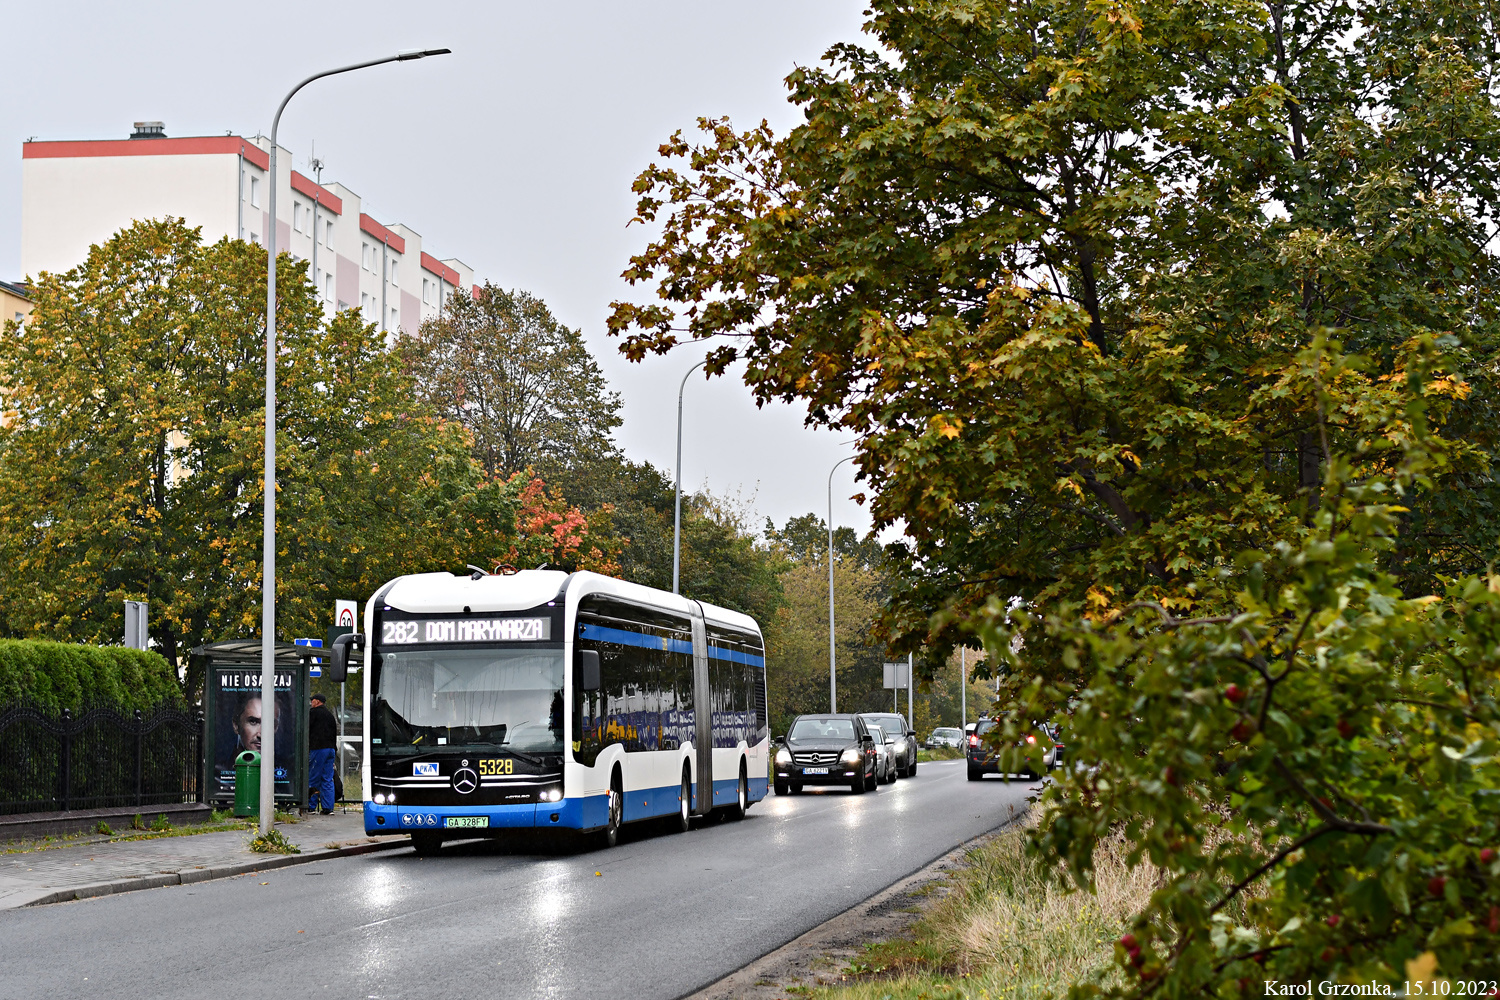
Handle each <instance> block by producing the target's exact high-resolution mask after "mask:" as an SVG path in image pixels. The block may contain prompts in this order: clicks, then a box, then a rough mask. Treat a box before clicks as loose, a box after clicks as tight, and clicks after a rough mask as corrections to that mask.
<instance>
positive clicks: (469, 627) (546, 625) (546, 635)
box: [380, 618, 552, 646]
mask: <svg viewBox="0 0 1500 1000" xmlns="http://www.w3.org/2000/svg"><path fill="white" fill-rule="evenodd" d="M551 638H552V619H550V618H462V619H459V620H457V621H421V622H401V621H384V622H381V627H380V642H381V644H382V645H387V646H401V645H406V644H408V643H414V642H546V641H547V640H549V639H551Z"/></svg>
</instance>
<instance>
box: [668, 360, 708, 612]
mask: <svg viewBox="0 0 1500 1000" xmlns="http://www.w3.org/2000/svg"><path fill="white" fill-rule="evenodd" d="M706 364H708V359H707V358H704V359H703V360H702V361H700V362H698V363H697V364H696V365H694V366H693V367H691V368H689V369H688V370H687V374H685V375H683V376H682V382H681V384H680V385H678V386H677V467H676V468H675V469H674V470H673V472H674V478H675V479H676V480H677V485H676V487H675V488H674V490H673V495H672V593H674V594H675V593H678V589H677V584H678V574H679V571H680V569H681V566H682V394H683V392H685V391H686V390H687V380H688V375H691V374H693V372H695V371H697V370H698V369H699V368H702V367H703V366H704V365H706Z"/></svg>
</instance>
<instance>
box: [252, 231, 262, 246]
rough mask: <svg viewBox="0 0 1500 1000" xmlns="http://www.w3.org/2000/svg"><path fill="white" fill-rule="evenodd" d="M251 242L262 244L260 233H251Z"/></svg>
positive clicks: (257, 244)
mask: <svg viewBox="0 0 1500 1000" xmlns="http://www.w3.org/2000/svg"><path fill="white" fill-rule="evenodd" d="M250 242H251V243H254V244H255V245H256V246H260V233H251V234H250Z"/></svg>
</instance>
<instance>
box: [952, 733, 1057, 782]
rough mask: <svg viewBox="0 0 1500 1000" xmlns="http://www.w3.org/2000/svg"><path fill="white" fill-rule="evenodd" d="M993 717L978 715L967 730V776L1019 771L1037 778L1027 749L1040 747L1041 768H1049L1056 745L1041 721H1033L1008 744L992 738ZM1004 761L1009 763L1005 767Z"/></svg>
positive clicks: (977, 778) (1025, 776) (1055, 752)
mask: <svg viewBox="0 0 1500 1000" xmlns="http://www.w3.org/2000/svg"><path fill="white" fill-rule="evenodd" d="M996 725H997V723H996V721H995V720H994V719H980V720H979V722H978V723H976V724H975V726H974V731H973V732H972V733H970V734H969V749H968V752H967V755H966V756H967V757H968V760H969V780H970V781H979V780H980V779H981V778H983V777H984V776H985V775H986V774H1000V775H1005V774H1019V775H1021V776H1022V777H1024V778H1033V779H1034V778H1038V777H1040V776H1041V774H1039V773H1038V771H1037V769H1036V767H1035V766H1034V765H1033V764H1032V762H1031V759H1030V758H1031V756H1032V754H1031V751H1032V750H1034V749H1038V748H1039V749H1040V750H1041V752H1042V753H1041V762H1042V772H1043V773H1044V772H1046V771H1050V770H1052V768H1053V766H1054V763H1055V761H1056V758H1057V746H1056V744H1055V743H1054V742H1053V740H1052V736H1051V734H1050V733H1049V732H1048V731H1047V728H1046V726H1045V725H1035V726H1033V727H1032V729H1031V730H1030V731H1029V732H1026V733H1025V734H1024V735H1023V736H1022V737H1021V738H1020V739H1019V740H1016V741H1014V742H1013V743H1012V744H1011V745H1010V746H1009V747H1007V746H1004V745H1003V744H1002V743H999V742H996V739H995V737H996V736H998V735H999V734H997V733H995V732H994V729H995V726H996ZM1007 765H1010V766H1009V767H1007Z"/></svg>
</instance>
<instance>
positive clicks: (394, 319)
mask: <svg viewBox="0 0 1500 1000" xmlns="http://www.w3.org/2000/svg"><path fill="white" fill-rule="evenodd" d="M400 325H401V311H400V310H399V309H396V308H394V307H393V308H392V309H391V326H390V328H391V329H392V330H395V329H397V328H398V327H399V326H400Z"/></svg>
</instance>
